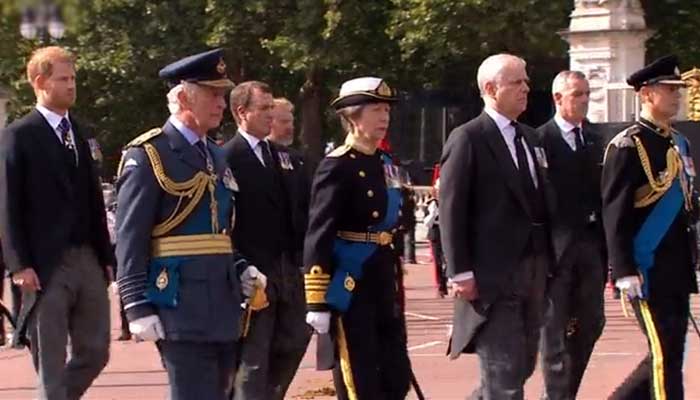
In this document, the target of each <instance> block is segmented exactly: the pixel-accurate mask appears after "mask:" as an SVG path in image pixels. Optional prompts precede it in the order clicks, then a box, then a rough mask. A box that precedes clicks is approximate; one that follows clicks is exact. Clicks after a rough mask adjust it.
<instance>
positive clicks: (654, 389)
mask: <svg viewBox="0 0 700 400" xmlns="http://www.w3.org/2000/svg"><path fill="white" fill-rule="evenodd" d="M631 303H632V307H633V308H634V314H635V316H636V317H637V321H638V322H639V326H640V328H641V329H642V332H643V333H644V334H645V335H646V337H647V345H648V346H649V353H648V354H647V355H646V357H644V359H642V361H641V362H640V363H639V365H637V368H635V369H634V370H633V371H632V373H631V374H630V375H628V377H627V378H626V379H625V381H624V382H623V383H622V385H620V386H619V387H618V388H617V389H615V392H614V393H613V394H612V395H611V396H610V399H615V400H617V399H625V400H644V399H653V400H661V399H668V400H683V351H684V350H685V335H686V332H687V330H688V317H689V314H690V300H689V297H688V295H678V296H674V297H665V298H650V299H649V300H647V301H644V300H641V301H640V300H639V299H634V300H632V301H631Z"/></svg>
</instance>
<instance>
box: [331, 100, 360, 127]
mask: <svg viewBox="0 0 700 400" xmlns="http://www.w3.org/2000/svg"><path fill="white" fill-rule="evenodd" d="M364 107H365V104H359V105H356V106H347V107H343V108H341V109H340V110H338V111H336V112H335V113H336V114H337V115H338V116H339V117H340V125H342V127H343V130H344V131H345V133H352V132H353V128H352V126H353V125H352V122H350V121H351V120H352V119H353V118H355V117H357V116H358V115H360V114H361V113H362V109H363V108H364Z"/></svg>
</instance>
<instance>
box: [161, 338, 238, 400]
mask: <svg viewBox="0 0 700 400" xmlns="http://www.w3.org/2000/svg"><path fill="white" fill-rule="evenodd" d="M157 347H158V350H159V351H160V356H161V358H162V360H163V364H164V366H165V369H166V371H167V372H168V381H169V383H170V397H169V398H170V400H204V399H207V400H226V395H227V393H228V391H229V390H230V388H231V386H232V383H233V371H234V368H235V362H236V343H235V342H224V343H196V342H184V341H169V340H161V341H159V342H158V343H157Z"/></svg>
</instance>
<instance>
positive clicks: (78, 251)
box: [0, 47, 112, 399]
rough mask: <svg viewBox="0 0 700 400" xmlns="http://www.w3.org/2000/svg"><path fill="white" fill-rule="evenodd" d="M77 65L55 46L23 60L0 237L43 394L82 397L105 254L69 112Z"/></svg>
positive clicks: (96, 354) (0, 204)
mask: <svg viewBox="0 0 700 400" xmlns="http://www.w3.org/2000/svg"><path fill="white" fill-rule="evenodd" d="M74 65H75V64H74V56H73V55H72V54H71V53H70V52H68V51H67V50H65V49H62V48H60V47H45V48H41V49H38V50H36V51H35V52H34V53H33V54H32V57H31V58H30V60H29V63H28V65H27V77H28V79H29V82H30V83H31V85H32V88H33V89H34V93H35V95H36V99H37V104H36V108H35V109H34V110H32V111H31V112H30V113H29V114H27V115H25V116H24V117H23V118H21V119H20V120H18V121H15V122H14V123H12V124H10V125H9V126H8V127H7V128H6V129H5V130H4V132H3V133H2V135H0V237H2V247H3V253H4V254H3V255H4V258H5V262H6V263H7V265H8V269H9V271H10V273H11V274H12V281H13V282H14V283H15V284H16V285H19V286H20V287H21V288H22V290H23V292H24V294H25V295H26V296H27V298H36V301H35V302H32V301H26V302H23V307H31V306H32V305H33V310H32V313H31V317H30V318H29V324H28V332H29V336H30V341H31V350H32V356H33V361H34V366H35V368H36V370H37V372H38V375H39V386H38V391H39V393H38V397H39V398H41V399H77V398H80V397H81V396H82V394H83V393H84V392H85V391H86V390H87V389H88V387H89V386H90V384H91V383H92V381H93V380H94V379H95V378H96V377H97V375H98V374H99V373H100V371H102V369H103V368H104V366H105V365H106V364H107V360H108V359H109V300H108V298H107V285H108V276H109V274H110V273H111V272H110V271H111V264H112V255H111V251H110V250H111V249H110V243H109V234H108V232H107V223H106V217H105V210H104V203H103V200H102V188H101V187H100V184H99V177H98V176H97V174H96V172H95V169H94V164H93V162H92V158H91V155H90V147H89V145H88V143H87V141H86V140H85V138H84V136H83V135H84V134H85V132H84V131H83V130H82V129H81V125H80V124H79V123H78V122H77V121H76V120H75V119H74V118H73V117H72V115H69V112H68V109H69V108H70V107H71V106H72V105H73V104H74V102H75V96H76V91H75V66H74ZM47 203H48V204H49V206H47ZM69 335H70V338H71V346H70V349H71V355H70V361H68V363H66V344H67V342H68V336H69Z"/></svg>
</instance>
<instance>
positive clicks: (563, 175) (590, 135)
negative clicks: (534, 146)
mask: <svg viewBox="0 0 700 400" xmlns="http://www.w3.org/2000/svg"><path fill="white" fill-rule="evenodd" d="M589 94H590V89H589V86H588V81H587V80H586V77H585V75H583V74H582V73H581V72H578V71H562V72H560V73H559V74H558V75H557V76H556V77H555V78H554V81H553V83H552V96H553V98H554V103H555V105H556V114H555V116H554V118H552V119H551V120H549V121H548V122H547V123H546V124H544V125H542V126H541V127H539V129H538V133H539V135H540V137H539V142H540V144H541V146H542V147H543V148H544V150H545V154H546V156H547V161H548V164H549V166H548V169H547V170H548V172H549V179H550V182H551V183H552V186H553V188H554V190H555V193H556V197H557V203H556V213H555V218H554V219H553V220H552V242H553V245H554V251H555V255H556V260H557V263H556V267H555V269H554V272H553V275H554V277H553V279H552V280H551V282H550V288H549V292H548V294H549V298H550V300H551V301H552V316H551V318H550V319H549V320H548V321H547V325H546V326H545V328H544V329H543V331H542V344H541V346H542V347H541V351H542V368H543V375H544V380H545V390H544V395H543V398H545V399H552V400H554V399H558V400H565V399H575V398H576V393H577V392H578V388H579V385H580V384H581V379H582V378H583V373H584V371H585V370H586V365H587V364H588V360H589V359H590V356H591V353H592V352H593V346H594V345H595V342H596V340H598V338H599V337H600V335H601V333H602V332H603V326H604V325H605V314H604V298H603V291H604V287H605V278H606V275H607V260H606V255H605V237H604V234H603V225H602V223H601V201H600V174H601V170H602V163H603V140H602V138H601V137H600V136H599V135H597V134H596V133H595V132H594V131H593V130H592V128H591V127H590V125H589V124H588V123H587V121H586V120H585V117H586V113H587V112H588V96H589Z"/></svg>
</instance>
